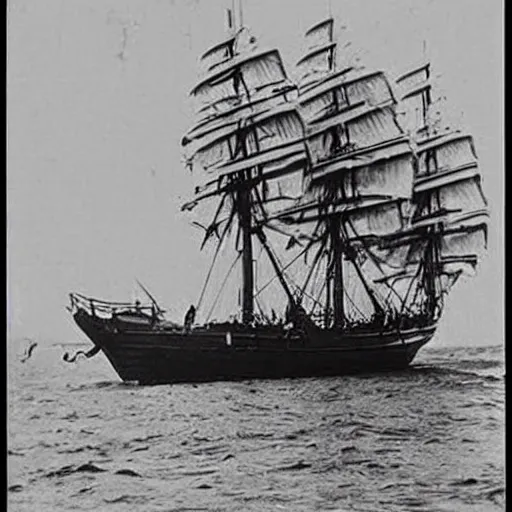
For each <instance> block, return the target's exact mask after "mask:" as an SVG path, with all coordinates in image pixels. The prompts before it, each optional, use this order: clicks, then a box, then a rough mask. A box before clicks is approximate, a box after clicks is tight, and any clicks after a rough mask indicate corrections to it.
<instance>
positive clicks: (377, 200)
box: [269, 195, 400, 224]
mask: <svg viewBox="0 0 512 512" xmlns="http://www.w3.org/2000/svg"><path fill="white" fill-rule="evenodd" d="M399 201H400V200H397V199H395V198H391V197H388V196H383V195H374V196H367V197H365V198H364V199H361V198H359V197H354V198H352V199H337V200H335V201H330V202H329V203H324V204H319V203H318V202H317V201H311V202H309V203H307V204H304V205H301V206H294V207H292V208H288V209H286V210H284V211H281V212H277V213H276V214H275V215H274V216H272V217H271V218H270V219H269V220H273V219H280V220H282V221H283V222H286V220H284V219H288V220H291V221H292V222H293V223H296V224H301V223H303V222H310V221H312V220H320V219H327V218H328V217H330V216H332V215H340V214H345V213H349V212H356V211H357V212H360V211H361V210H364V209H369V208H372V207H378V206H385V205H390V204H396V203H397V202H399ZM312 211H313V212H315V213H314V215H313V216H310V217H307V218H306V217H305V216H304V215H305V214H306V213H309V212H312ZM295 215H296V216H297V217H296V218H293V217H292V216H295Z"/></svg>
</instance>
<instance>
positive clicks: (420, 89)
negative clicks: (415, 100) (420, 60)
mask: <svg viewBox="0 0 512 512" xmlns="http://www.w3.org/2000/svg"><path fill="white" fill-rule="evenodd" d="M431 89H432V84H431V83H430V81H429V80H426V81H424V82H422V83H420V84H418V85H415V86H414V87H412V88H411V89H409V90H408V91H405V92H403V93H402V94H401V99H402V100H406V99H407V98H411V97H413V96H417V95H418V94H423V93H424V92H425V91H428V90H431Z"/></svg>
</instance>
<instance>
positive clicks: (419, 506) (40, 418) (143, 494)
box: [7, 341, 505, 512]
mask: <svg viewBox="0 0 512 512" xmlns="http://www.w3.org/2000/svg"><path fill="white" fill-rule="evenodd" d="M25 345H26V342H20V343H15V342H9V343H8V404H7V405H8V486H9V487H8V510H9V511H12V512H15V511H34V510H37V511H42V512H45V511H49V512H50V511H51V512H61V511H62V512H64V511H66V512H67V511H74V510H77V511H81V510H95V511H102V510H105V511H139V510H140V511H155V512H156V511H162V512H163V511H169V512H170V511H176V512H177V511H185V510H186V511H212V512H213V511H230V512H231V511H237V512H238V511H266V510H268V511H280V510H284V511H294V512H295V511H328V510H331V511H340V512H341V511H371V512H378V511H386V512H395V511H396V512H398V511H429V512H432V511H482V512H488V511H491V512H492V511H495V510H504V509H505V481H504V465H505V461H504V457H505V455H504V453H505V450H504V448H505V447H504V388H505V369H504V356H503V347H502V346H491V347H485V348H483V347H482V348H439V347H440V345H441V342H440V341H436V343H435V345H433V346H427V347H425V348H424V349H422V350H421V351H420V353H419V354H418V356H417V358H416V360H415V361H414V364H413V366H412V367H411V368H410V369H408V370H406V371H400V372H395V373H387V374H375V375H360V376H350V377H339V378H323V379H316V378H315V379H298V380H281V381H246V382H235V383H230V382H217V383H211V384H210V383H209V384H198V385H193V384H180V385H172V386H154V387H142V386H135V385H127V384H123V383H121V382H120V381H119V379H118V377H117V376H116V374H115V373H114V371H113V370H112V369H111V367H110V365H109V363H108V361H107V360H106V359H105V358H104V356H103V355H101V354H100V355H97V356H95V357H94V358H92V359H90V360H83V359H82V360H79V361H78V363H76V364H68V363H65V362H63V361H62V354H63V353H64V352H65V351H67V350H68V351H69V350H74V349H77V348H80V347H78V346H72V347H71V346H65V347H63V346H61V345H54V346H46V347H44V346H43V345H42V344H41V345H40V346H38V347H36V349H35V350H34V352H33V354H32V357H31V358H30V359H28V360H27V361H26V362H24V363H22V362H21V361H20V359H19V355H20V354H21V353H22V352H23V350H24V348H25Z"/></svg>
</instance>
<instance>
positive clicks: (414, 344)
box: [74, 311, 436, 385]
mask: <svg viewBox="0 0 512 512" xmlns="http://www.w3.org/2000/svg"><path fill="white" fill-rule="evenodd" d="M74 318H75V321H76V322H77V324H78V326H79V327H80V328H81V329H82V330H83V331H84V333H85V334H86V335H87V336H88V337H89V339H90V340H91V341H92V342H93V343H94V344H95V346H97V347H99V348H101V350H102V351H103V352H104V354H105V355H106V357H107V359H108V360H109V361H110V363H111V364H112V366H113V367H114V369H115V371H116V372H117V374H118V375H119V377H120V378H121V379H122V380H123V381H125V382H132V381H137V382H138V383H139V384H144V385H147V384H171V383H177V382H207V381H222V380H226V381H227V380H243V379H279V378H294V377H321V376H338V375H348V374H355V373H363V372H378V371H390V370H398V369H403V368H406V367H407V366H408V365H409V364H410V363H411V361H412V360H413V358H414V357H415V355H416V353H417V352H418V350H419V349H420V348H421V347H422V346H423V345H425V344H426V343H427V342H428V341H429V340H430V339H431V338H432V336H433V335H434V332H435V329H436V325H430V326H428V327H418V328H413V329H408V330H404V331H401V332H398V331H397V330H395V331H390V332H385V333H379V332H374V333H368V332H367V333H358V334H351V335H346V336H343V337H341V338H338V339H337V340H333V339H332V340H331V341H328V340H327V339H326V340H325V343H322V336H321V335H320V336H318V337H316V339H315V340H314V342H313V341H312V340H307V339H305V338H301V337H298V336H295V337H289V338H286V336H285V335H284V334H283V332H272V331H271V330H269V329H265V328H262V329H261V330H258V329H254V330H251V331H250V332H247V331H246V332H240V331H238V332H237V331H236V330H232V331H229V330H228V329H224V330H208V329H197V330H192V331H191V332H189V333H184V332H179V331H163V330H153V329H150V328H148V329H147V330H144V329H136V330H131V331H130V330H124V331H122V332H121V331H118V332H114V331H113V330H112V329H111V328H110V329H109V327H108V325H109V324H108V322H105V321H102V320H101V319H98V318H96V317H94V316H92V315H90V314H88V313H86V312H84V311H78V312H77V313H75V315H74ZM313 343H314V344H313Z"/></svg>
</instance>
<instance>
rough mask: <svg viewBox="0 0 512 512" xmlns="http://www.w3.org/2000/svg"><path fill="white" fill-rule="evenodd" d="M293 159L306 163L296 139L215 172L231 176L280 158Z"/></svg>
mask: <svg viewBox="0 0 512 512" xmlns="http://www.w3.org/2000/svg"><path fill="white" fill-rule="evenodd" d="M292 156H293V157H295V162H296V163H298V162H299V161H306V158H307V156H306V152H305V148H304V142H303V140H302V139H296V140H294V141H290V142H288V143H285V144H282V145H281V146H277V147H273V148H269V149H267V150H265V151H262V152H260V153H257V154H255V155H253V156H250V157H248V158H244V159H243V160H235V161H232V162H228V163H226V164H223V165H221V166H220V167H217V168H216V169H215V170H216V171H218V172H219V173H220V174H222V175H227V174H233V173H236V172H239V171H243V170H246V169H250V168H251V167H256V166H260V165H265V164H269V163H272V162H274V161H277V160H279V159H282V158H288V159H289V158H290V157H292Z"/></svg>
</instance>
